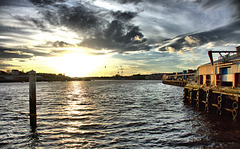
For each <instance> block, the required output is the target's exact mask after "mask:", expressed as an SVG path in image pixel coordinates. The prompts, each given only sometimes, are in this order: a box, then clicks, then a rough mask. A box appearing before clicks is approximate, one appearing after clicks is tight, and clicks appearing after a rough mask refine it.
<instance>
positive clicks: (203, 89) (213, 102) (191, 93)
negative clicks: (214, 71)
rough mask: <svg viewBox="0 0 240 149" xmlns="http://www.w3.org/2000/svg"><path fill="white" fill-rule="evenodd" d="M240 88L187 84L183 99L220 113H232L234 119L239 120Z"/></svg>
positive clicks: (209, 110) (206, 109) (208, 110)
mask: <svg viewBox="0 0 240 149" xmlns="http://www.w3.org/2000/svg"><path fill="white" fill-rule="evenodd" d="M239 99H240V89H239V88H232V87H216V86H205V85H198V84H187V85H186V86H185V87H184V90H183V101H184V102H186V103H189V104H192V105H194V106H196V107H197V108H198V109H204V110H205V111H206V112H207V113H208V112H215V113H217V114H218V115H220V116H221V115H230V116H232V119H233V120H234V121H236V120H239V118H240V110H239V104H240V103H239Z"/></svg>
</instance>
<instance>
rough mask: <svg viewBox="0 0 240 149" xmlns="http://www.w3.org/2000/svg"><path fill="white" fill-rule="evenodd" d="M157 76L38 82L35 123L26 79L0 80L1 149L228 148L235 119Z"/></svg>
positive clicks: (239, 137)
mask: <svg viewBox="0 0 240 149" xmlns="http://www.w3.org/2000/svg"><path fill="white" fill-rule="evenodd" d="M182 90H183V88H182V87H176V86H171V85H164V84H162V83H161V81H89V82H38V83H37V113H38V117H37V118H38V122H37V123H38V127H37V129H36V131H35V132H32V130H31V128H30V126H29V117H28V116H27V115H26V114H25V113H28V104H29V102H28V83H2V84H0V101H1V104H0V147H1V148H38V147H39V148H220V147H222V148H231V147H236V148H238V147H240V145H239V142H240V129H239V126H238V125H239V124H236V123H234V122H232V121H231V120H227V121H226V120H221V119H219V118H217V117H216V115H210V116H207V115H206V114H204V112H201V111H197V110H196V109H194V108H193V107H191V106H189V105H184V103H183V102H182Z"/></svg>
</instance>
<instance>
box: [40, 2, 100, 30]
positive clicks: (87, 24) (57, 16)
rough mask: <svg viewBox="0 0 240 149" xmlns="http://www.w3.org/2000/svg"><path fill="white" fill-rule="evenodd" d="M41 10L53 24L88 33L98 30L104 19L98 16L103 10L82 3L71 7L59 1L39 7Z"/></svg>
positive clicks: (46, 19) (45, 17)
mask: <svg viewBox="0 0 240 149" xmlns="http://www.w3.org/2000/svg"><path fill="white" fill-rule="evenodd" d="M39 12H40V13H41V14H42V15H43V16H44V19H45V21H47V22H48V23H49V24H51V25H53V26H58V27H61V26H65V27H67V28H69V29H71V30H73V31H75V32H78V33H85V34H86V35H87V34H93V33H95V32H97V31H98V30H99V28H100V27H101V25H102V24H103V23H102V21H104V20H101V19H99V17H98V15H99V14H100V12H101V11H98V10H93V9H90V8H88V7H87V6H85V5H83V4H80V3H78V4H76V6H71V7H70V6H68V5H66V4H64V3H57V4H53V5H51V6H46V7H42V8H39Z"/></svg>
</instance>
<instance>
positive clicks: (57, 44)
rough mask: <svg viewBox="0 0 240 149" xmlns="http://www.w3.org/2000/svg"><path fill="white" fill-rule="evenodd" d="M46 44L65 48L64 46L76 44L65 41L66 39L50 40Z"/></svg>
mask: <svg viewBox="0 0 240 149" xmlns="http://www.w3.org/2000/svg"><path fill="white" fill-rule="evenodd" d="M46 44H47V45H51V46H53V47H55V48H64V47H71V46H74V45H73V44H70V43H67V42H64V41H55V42H50V41H48V42H47V43H46Z"/></svg>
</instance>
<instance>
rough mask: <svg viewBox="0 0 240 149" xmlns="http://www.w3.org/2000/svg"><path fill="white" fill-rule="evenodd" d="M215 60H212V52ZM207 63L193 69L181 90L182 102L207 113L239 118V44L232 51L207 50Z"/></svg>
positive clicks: (234, 118)
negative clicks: (215, 57) (193, 76)
mask: <svg viewBox="0 0 240 149" xmlns="http://www.w3.org/2000/svg"><path fill="white" fill-rule="evenodd" d="M214 53H218V54H219V55H220V56H219V57H218V60H216V61H213V54H214ZM208 56H209V59H210V63H207V64H204V65H201V66H199V67H198V68H197V71H196V73H195V78H194V81H191V82H189V83H188V84H186V86H185V87H184V89H183V101H184V102H186V103H189V104H192V105H195V106H196V107H197V108H199V109H204V110H205V111H206V112H207V113H209V112H216V113H217V114H218V115H231V117H232V119H233V120H234V121H236V120H237V119H239V118H240V110H239V105H240V103H239V99H240V46H238V47H236V51H208Z"/></svg>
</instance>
